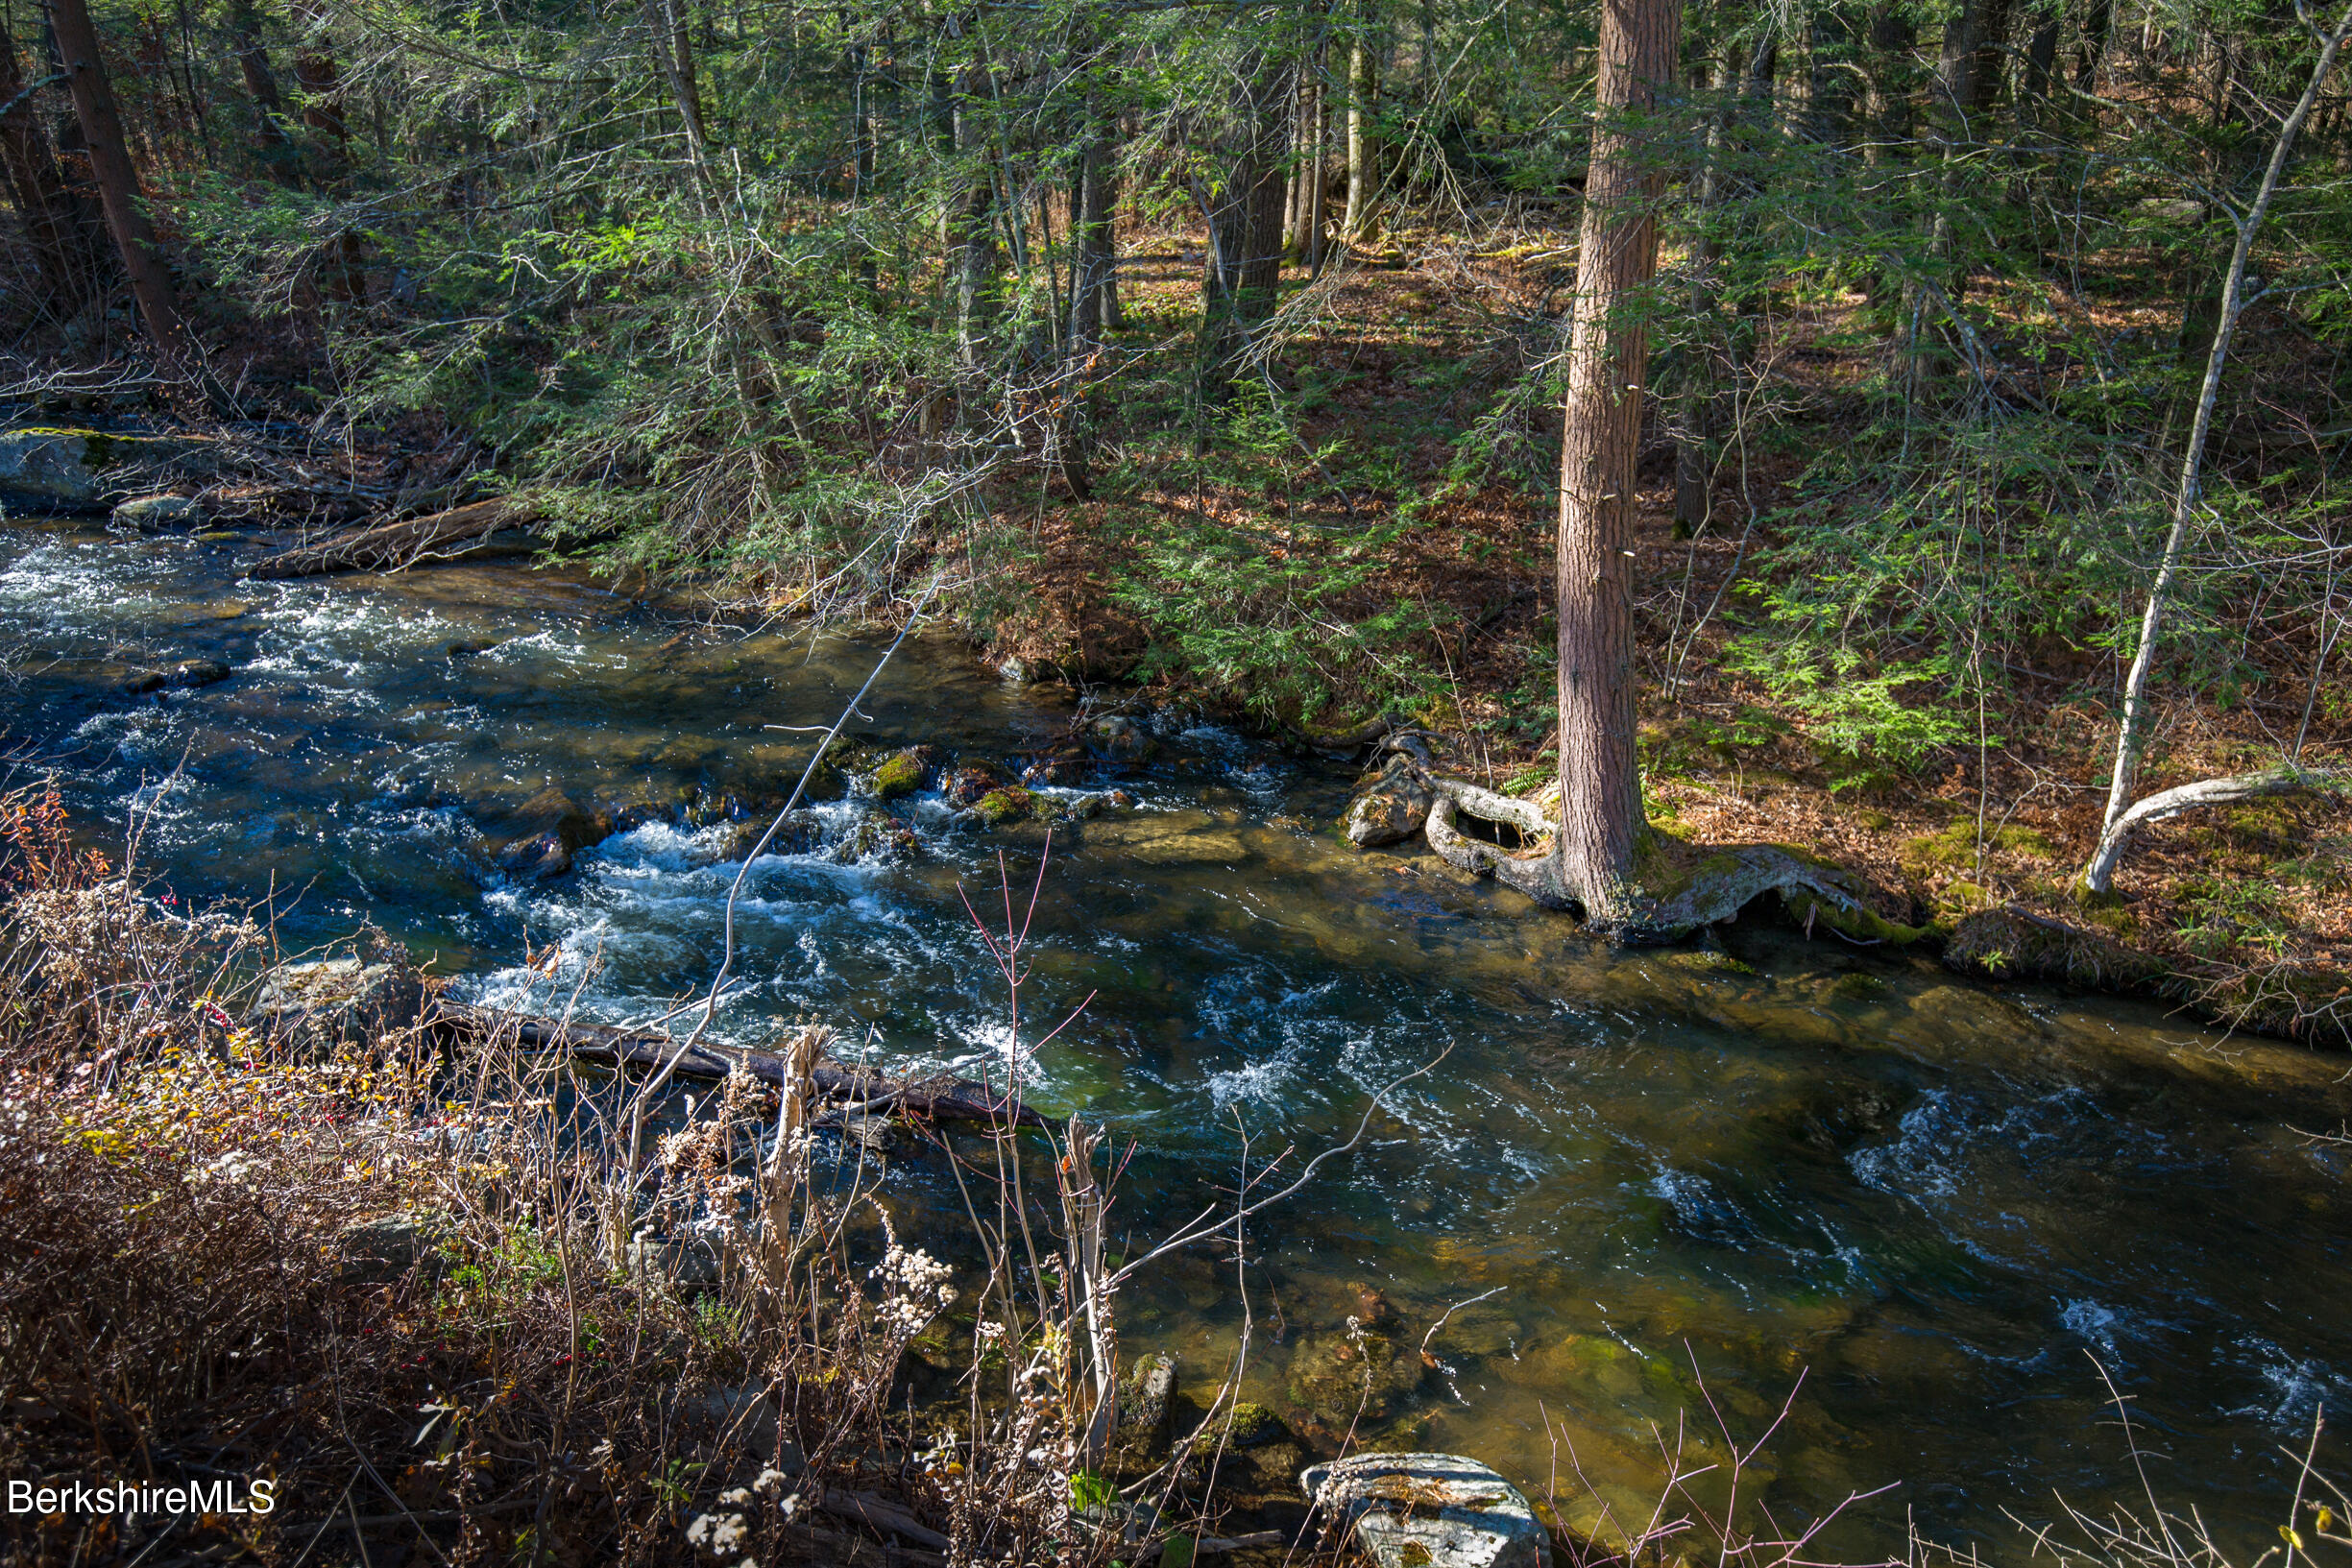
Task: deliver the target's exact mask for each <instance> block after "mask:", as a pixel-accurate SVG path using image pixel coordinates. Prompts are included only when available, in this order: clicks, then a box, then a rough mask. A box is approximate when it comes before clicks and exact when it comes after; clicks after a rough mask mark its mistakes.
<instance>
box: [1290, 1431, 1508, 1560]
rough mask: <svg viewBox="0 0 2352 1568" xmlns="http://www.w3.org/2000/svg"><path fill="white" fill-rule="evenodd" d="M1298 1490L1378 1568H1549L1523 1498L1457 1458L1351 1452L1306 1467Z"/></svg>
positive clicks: (1505, 1483)
mask: <svg viewBox="0 0 2352 1568" xmlns="http://www.w3.org/2000/svg"><path fill="white" fill-rule="evenodd" d="M1298 1484H1299V1486H1300V1487H1301V1488H1302V1489H1303V1490H1304V1491H1305V1492H1306V1494H1307V1496H1308V1497H1310V1498H1311V1499H1313V1500H1314V1503H1315V1507H1316V1508H1319V1509H1321V1510H1323V1511H1326V1512H1330V1513H1333V1514H1336V1515H1338V1516H1339V1517H1340V1518H1341V1519H1342V1520H1343V1521H1345V1522H1346V1523H1347V1524H1350V1525H1352V1526H1353V1527H1354V1529H1355V1536H1356V1544H1357V1545H1359V1546H1361V1547H1362V1548H1363V1549H1364V1552H1365V1554H1366V1555H1367V1556H1370V1558H1371V1559H1372V1560H1373V1561H1374V1562H1376V1563H1378V1564H1379V1565H1380V1568H1551V1561H1552V1551H1551V1538H1550V1535H1549V1533H1548V1532H1546V1531H1545V1530H1544V1528H1543V1523H1542V1521H1541V1520H1540V1519H1538V1518H1537V1517H1536V1510H1535V1508H1533V1507H1532V1506H1531V1505H1530V1504H1529V1503H1528V1501H1527V1499H1526V1497H1525V1496H1524V1495H1522V1494H1521V1493H1520V1491H1519V1489H1518V1488H1517V1487H1516V1486H1514V1485H1512V1484H1511V1483H1509V1482H1508V1481H1505V1480H1504V1479H1503V1478H1502V1477H1501V1476H1499V1475H1496V1474H1495V1473H1494V1472H1493V1471H1492V1470H1491V1469H1490V1468H1488V1467H1487V1466H1486V1465H1483V1464H1481V1463H1479V1462H1478V1461H1477V1460H1476V1459H1464V1458H1463V1457H1462V1456H1461V1455H1459V1454H1356V1455H1352V1456H1350V1457H1349V1458H1347V1459H1340V1460H1337V1461H1335V1462H1333V1463H1330V1464H1311V1465H1309V1466H1307V1468H1306V1469H1305V1470H1304V1471H1302V1472H1300V1474H1299V1477H1298Z"/></svg>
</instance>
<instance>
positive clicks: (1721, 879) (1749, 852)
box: [1416, 773, 1928, 946]
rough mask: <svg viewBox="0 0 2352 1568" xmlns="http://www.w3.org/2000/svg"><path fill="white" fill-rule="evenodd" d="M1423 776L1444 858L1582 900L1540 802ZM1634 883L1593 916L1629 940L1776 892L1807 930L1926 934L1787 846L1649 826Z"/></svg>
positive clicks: (1907, 936) (1429, 826)
mask: <svg viewBox="0 0 2352 1568" xmlns="http://www.w3.org/2000/svg"><path fill="white" fill-rule="evenodd" d="M1416 782H1417V783H1418V784H1420V785H1422V786H1423V787H1424V788H1426V789H1427V790H1428V791H1429V796H1430V801H1429V820H1428V821H1427V823H1425V824H1424V825H1423V828H1422V832H1424V833H1425V834H1426V836H1427V837H1428V840H1429V847H1430V848H1431V849H1433V850H1435V851H1436V852H1437V853H1438V856H1439V857H1440V858H1442V859H1443V860H1444V861H1445V863H1446V864H1448V865H1451V866H1455V867H1458V868H1460V869H1461V870H1464V871H1468V872H1471V873H1474V874H1476V875H1478V876H1482V877H1490V876H1491V877H1492V878H1493V879H1494V880H1496V881H1499V882H1501V883H1503V884H1504V885H1505V886H1507V887H1514V888H1516V889H1517V890H1518V891H1520V892H1522V893H1524V894H1526V895H1527V896H1528V897H1529V898H1531V899H1533V900H1535V901H1536V902H1537V903H1538V904H1540V905H1543V906H1544V907H1545V908H1547V909H1570V910H1575V909H1581V904H1580V901H1579V900H1578V899H1577V898H1576V897H1575V896H1574V895H1573V894H1572V893H1571V892H1570V891H1569V890H1568V888H1567V885H1566V880H1565V879H1564V876H1563V875H1562V870H1561V865H1560V860H1559V856H1557V855H1556V854H1555V853H1554V852H1553V851H1552V849H1551V848H1550V847H1549V845H1548V844H1546V843H1544V842H1542V841H1543V840H1545V839H1548V838H1549V837H1550V836H1551V834H1552V831H1553V830H1552V823H1551V820H1550V818H1549V817H1548V816H1547V815H1546V814H1545V813H1544V812H1543V811H1542V810H1541V809H1540V808H1538V807H1537V806H1535V805H1534V804H1532V803H1530V802H1528V801H1522V800H1514V799H1512V798H1511V797H1510V796H1508V795H1498V794H1496V793H1495V792H1494V791H1492V790H1491V789H1481V788H1480V787H1479V786H1478V785H1476V784H1468V783H1466V782H1464V781H1462V780H1460V779H1443V778H1438V777H1436V776H1434V775H1431V774H1428V773H1417V775H1416ZM1463 814H1467V815H1469V816H1472V817H1476V818H1478V819H1479V820H1481V821H1484V822H1492V823H1499V824H1501V825H1502V826H1504V827H1507V828H1510V829H1512V830H1513V831H1515V832H1517V833H1518V834H1519V835H1520V837H1522V838H1524V839H1527V840H1529V841H1530V842H1531V843H1532V844H1533V845H1534V847H1533V848H1530V849H1525V850H1519V851H1512V850H1508V849H1504V848H1502V847H1501V846H1499V845H1495V844H1490V843H1488V842H1486V841H1484V840H1483V839H1477V838H1472V837H1470V836H1469V835H1467V833H1464V832H1462V831H1461V829H1459V828H1458V827H1456V826H1455V821H1456V818H1457V817H1458V816H1460V815H1463ZM1634 883H1635V885H1634V890H1633V894H1632V897H1631V898H1630V899H1629V901H1628V905H1627V907H1626V908H1625V909H1624V910H1623V911H1621V912H1620V913H1618V914H1616V915H1614V916H1612V917H1611V918H1609V919H1607V920H1604V921H1595V922H1594V925H1595V926H1596V927H1597V928H1598V929H1603V930H1605V931H1607V932H1608V934H1610V935H1612V936H1614V937H1616V938H1617V939H1618V940H1620V941H1625V942H1672V941H1676V940H1678V939H1680V938H1682V937H1685V936H1687V935H1689V934H1690V933H1691V932H1692V931H1694V930H1696V929H1699V928H1700V927H1702V926H1714V925H1720V924H1722V923H1724V922H1726V921H1729V920H1731V919H1733V918H1734V917H1735V916H1736V915H1738V913H1739V911H1740V910H1742V909H1744V908H1746V907H1747V906H1748V905H1750V904H1752V903H1754V902H1755V901H1756V900H1757V899H1758V898H1761V897H1762V896H1763V895H1764V894H1766V893H1775V892H1777V893H1778V894H1780V896H1781V903H1782V905H1783V906H1784V907H1786V908H1787V910H1788V911H1789V913H1790V914H1791V915H1793V916H1795V917H1796V918H1798V919H1800V920H1802V921H1804V922H1805V926H1806V929H1807V930H1810V929H1812V928H1813V926H1814V925H1815V923H1816V922H1818V923H1820V924H1822V925H1826V926H1828V927H1829V928H1830V929H1831V930H1833V931H1836V932H1837V933H1838V934H1839V935H1841V936H1843V937H1845V938H1847V939H1848V940H1849V941H1854V942H1865V943H1879V942H1885V943H1892V944H1895V945H1898V946H1900V945H1902V944H1903V943H1908V942H1915V941H1917V940H1919V939H1920V938H1921V937H1923V936H1926V935H1927V934H1928V929H1927V928H1926V927H1921V926H1901V925H1897V924H1896V923H1895V922H1893V921H1890V920H1887V919H1885V918H1883V917H1882V916H1880V915H1879V914H1877V913H1874V912H1873V911H1872V910H1871V908H1870V907H1869V906H1868V905H1866V904H1864V903H1863V902H1862V900H1861V898H1860V896H1859V892H1858V889H1857V888H1856V886H1855V881H1854V879H1853V877H1852V876H1851V874H1849V873H1847V872H1845V871H1843V870H1841V869H1839V868H1838V867H1836V866H1834V865H1831V864H1830V863H1829V862H1828V861H1826V860H1821V859H1817V858H1815V857H1814V856H1809V855H1806V853H1805V852H1804V851H1802V850H1798V849H1792V848H1789V847H1787V846H1785V845H1779V844H1743V845H1739V846H1736V847H1734V848H1730V849H1708V848H1705V847H1702V846H1696V845H1686V844H1683V843H1680V842H1679V841H1677V840H1675V839H1673V838H1670V837H1668V836H1666V835H1665V834H1662V833H1657V832H1645V833H1644V834H1643V835H1642V846H1641V849H1640V851H1639V857H1638V860H1637V864H1636V866H1635V871H1634Z"/></svg>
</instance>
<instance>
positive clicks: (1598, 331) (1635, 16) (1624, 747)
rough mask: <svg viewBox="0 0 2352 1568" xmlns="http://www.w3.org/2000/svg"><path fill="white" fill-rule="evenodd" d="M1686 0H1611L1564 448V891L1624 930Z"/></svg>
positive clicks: (1637, 801)
mask: <svg viewBox="0 0 2352 1568" xmlns="http://www.w3.org/2000/svg"><path fill="white" fill-rule="evenodd" d="M1681 30H1682V4H1681V0H1602V6H1601V36H1600V61H1599V65H1600V80H1599V100H1600V102H1599V110H1600V112H1599V118H1598V119H1597V120H1596V121H1595V122H1594V125H1593V131H1592V162H1591V167H1590V171H1589V173H1588V175H1587V177H1586V181H1585V214H1584V222H1583V226H1582V229H1581V230H1580V234H1579V240H1578V253H1577V266H1576V305H1575V310H1574V313H1573V315H1572V316H1571V318H1570V322H1569V328H1568V363H1567V373H1568V396H1567V406H1566V409H1565V421H1564V429H1563V432H1562V439H1561V451H1560V554H1559V574H1560V579H1559V613H1560V841H1559V847H1558V851H1557V854H1558V865H1559V873H1560V879H1561V884H1562V891H1563V892H1564V893H1565V895H1566V896H1567V897H1568V898H1570V899H1572V900H1574V901H1575V902H1576V903H1578V904H1581V905H1583V906H1584V908H1585V913H1586V916H1587V918H1588V919H1589V920H1592V921H1594V922H1596V923H1598V924H1601V925H1604V926H1607V925H1612V924H1615V923H1617V922H1618V921H1620V920H1622V919H1623V918H1624V916H1625V915H1626V914H1627V912H1628V909H1629V905H1630V904H1631V902H1632V899H1633V897H1634V888H1633V886H1632V881H1633V875H1634V852H1635V848H1636V843H1637V835H1638V834H1639V832H1640V831H1641V826H1642V819H1641V781H1640V777H1639V774H1638V772H1637V761H1636V759H1635V752H1634V742H1635V700H1634V568H1635V559H1634V481H1635V468H1636V465H1637V461H1638V460H1639V457H1640V453H1641V398H1642V387H1643V382H1644V379H1645V377H1646V376H1647V374H1648V366H1649V335H1648V332H1647V331H1646V330H1645V329H1644V327H1643V326H1642V325H1641V323H1640V320H1639V318H1638V315H1637V312H1636V311H1635V310H1634V308H1633V307H1634V305H1635V303H1636V301H1635V298H1634V296H1635V295H1636V294H1637V292H1638V291H1639V290H1640V289H1641V288H1642V287H1643V286H1644V285H1645V284H1647V283H1648V282H1649V280H1650V278H1651V277H1653V276H1654V275H1655V274H1656V272H1657V270H1658V228H1657V219H1656V214H1655V212H1654V210H1653V208H1654V205H1655V203H1656V201H1657V199H1658V197H1659V194H1660V193H1661V189H1662V186H1663V183H1664V172H1665V171H1664V161H1663V160H1664V157H1666V156H1667V153H1666V150H1665V149H1664V148H1663V147H1653V146H1652V144H1651V142H1652V138H1651V135H1650V132H1649V128H1648V127H1646V126H1645V125H1643V124H1642V123H1640V122H1641V118H1642V117H1643V116H1645V115H1646V114H1647V113H1648V111H1649V110H1650V109H1652V108H1653V107H1654V105H1655V104H1656V101H1657V98H1658V94H1659V90H1660V89H1661V87H1667V86H1669V85H1670V84H1672V82H1673V80H1674V64H1675V51H1676V44H1677V39H1678V36H1679V35H1680V33H1681Z"/></svg>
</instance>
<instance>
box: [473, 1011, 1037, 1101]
mask: <svg viewBox="0 0 2352 1568" xmlns="http://www.w3.org/2000/svg"><path fill="white" fill-rule="evenodd" d="M431 1024H432V1026H433V1027H435V1028H438V1029H441V1030H443V1031H446V1032H448V1033H451V1034H456V1035H461V1036H464V1037H467V1038H470V1039H475V1040H486V1039H493V1038H505V1039H511V1040H513V1041H515V1042H516V1043H517V1044H519V1045H522V1046H525V1047H527V1048H529V1049H533V1050H542V1051H557V1052H561V1053H563V1054H566V1055H570V1056H576V1057H579V1058H581V1059H582V1060H585V1061H592V1062H603V1063H607V1064H609V1065H611V1066H614V1067H649V1068H656V1069H658V1068H660V1067H661V1066H662V1065H663V1064H664V1063H666V1062H667V1061H669V1060H670V1059H671V1057H673V1056H674V1057H676V1059H677V1064H678V1065H677V1067H676V1069H675V1071H677V1072H679V1073H685V1074H686V1075H687V1076H689V1077H695V1078H723V1077H726V1076H727V1075H728V1074H729V1073H733V1072H734V1071H735V1069H736V1068H737V1067H738V1066H739V1065H740V1067H741V1068H742V1069H743V1070H744V1071H745V1072H746V1073H750V1074H751V1075H752V1076H753V1077H755V1078H758V1079H759V1080H760V1081H761V1082H763V1083H771V1084H776V1085H779V1086H781V1085H782V1084H784V1083H785V1082H787V1081H788V1078H789V1076H790V1072H791V1064H790V1062H789V1061H788V1059H787V1058H786V1057H784V1056H782V1055H780V1054H777V1053H776V1052H773V1051H765V1050H747V1049H737V1048H735V1047H732V1046H714V1045H692V1044H688V1045H685V1046H681V1045H680V1044H679V1042H678V1041H677V1040H676V1039H674V1038H672V1037H671V1036H670V1035H669V1034H668V1033H667V1031H665V1030H660V1029H624V1028H618V1027H616V1026H615V1025H610V1024H580V1023H568V1022H565V1021H563V1020H561V1019H553V1018H534V1017H529V1016H517V1015H514V1014H508V1013H500V1012H498V1011H497V1010H495V1009H492V1008H487V1007H472V1006H468V1005H466V1004H465V1003H463V1002H451V1001H442V1002H438V1003H436V1004H435V1007H434V1012H433V1016H432V1019H431ZM812 1077H813V1079H814V1081H815V1084H816V1088H817V1092H818V1093H819V1094H821V1095H823V1096H825V1097H826V1098H829V1099H842V1100H855V1101H860V1102H861V1103H862V1108H863V1109H864V1110H865V1111H867V1112H868V1113H870V1114H873V1115H878V1116H879V1115H883V1114H885V1113H888V1112H892V1111H896V1112H899V1113H901V1114H903V1115H908V1116H920V1117H927V1118H929V1119H930V1120H932V1121H934V1122H983V1123H988V1124H992V1125H1005V1126H1020V1127H1042V1126H1044V1125H1045V1119H1044V1118H1043V1117H1041V1116H1039V1115H1038V1114H1037V1113H1036V1112H1034V1111H1032V1110H1031V1109H1029V1108H1028V1107H1027V1106H1025V1105H1023V1104H1021V1103H1020V1102H1019V1101H1018V1100H1015V1099H1010V1098H1006V1097H1004V1096H1001V1095H999V1094H997V1093H996V1092H995V1091H994V1090H992V1089H990V1088H989V1087H988V1086H987V1085H986V1084H984V1083H975V1082H973V1081H972V1080H971V1079H969V1078H951V1077H944V1076H942V1077H935V1078H900V1077H893V1076H891V1075H890V1074H889V1073H882V1072H879V1071H877V1070H875V1069H873V1068H870V1067H846V1066H843V1065H842V1064H840V1063H838V1062H822V1061H820V1062H818V1063H817V1064H816V1066H815V1068H814V1070H813V1072H812Z"/></svg>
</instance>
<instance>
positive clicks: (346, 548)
mask: <svg viewBox="0 0 2352 1568" xmlns="http://www.w3.org/2000/svg"><path fill="white" fill-rule="evenodd" d="M538 517H539V512H538V509H537V508H536V507H533V506H530V505H528V504H527V503H525V502H521V501H518V500H515V499H513V498H512V497H510V496H505V495H499V496H495V497H493V498H492V499H490V500H487V501H474V502H472V503H470V504H469V505H466V506H459V507H452V508H451V509H450V510H449V511H447V512H435V513H433V514H431V515H430V516H428V517H422V518H409V519H404V520H402V521H400V522H385V523H378V524H376V526H375V527H372V528H362V529H359V530H357V531H355V532H352V533H348V534H344V535H342V536H340V537H339V538H336V539H333V540H330V541H328V542H327V543H324V544H311V545H304V546H303V547H302V548H300V549H294V550H285V551H282V552H280V553H279V554H277V555H273V556H270V557H267V558H266V559H264V560H262V561H260V562H257V563H255V566H254V567H253V569H252V570H251V571H249V572H247V573H246V575H247V576H249V577H256V578H261V579H265V580H267V579H276V578H285V577H317V576H320V575H322V574H324V573H326V572H330V571H397V570H399V569H400V568H401V567H412V566H415V565H416V564H417V563H419V562H421V561H428V560H447V559H449V558H450V557H452V556H455V555H459V554H463V553H464V550H465V549H471V548H473V547H476V546H478V545H479V544H480V543H481V542H482V541H483V540H484V539H485V538H486V537H487V536H488V535H491V534H495V533H497V531H498V530H499V529H501V528H521V527H524V526H527V525H528V524H530V523H531V522H533V521H536V520H537V519H538ZM459 546H463V548H459Z"/></svg>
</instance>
